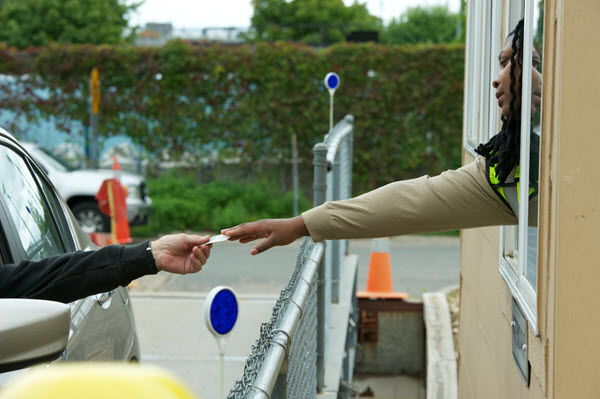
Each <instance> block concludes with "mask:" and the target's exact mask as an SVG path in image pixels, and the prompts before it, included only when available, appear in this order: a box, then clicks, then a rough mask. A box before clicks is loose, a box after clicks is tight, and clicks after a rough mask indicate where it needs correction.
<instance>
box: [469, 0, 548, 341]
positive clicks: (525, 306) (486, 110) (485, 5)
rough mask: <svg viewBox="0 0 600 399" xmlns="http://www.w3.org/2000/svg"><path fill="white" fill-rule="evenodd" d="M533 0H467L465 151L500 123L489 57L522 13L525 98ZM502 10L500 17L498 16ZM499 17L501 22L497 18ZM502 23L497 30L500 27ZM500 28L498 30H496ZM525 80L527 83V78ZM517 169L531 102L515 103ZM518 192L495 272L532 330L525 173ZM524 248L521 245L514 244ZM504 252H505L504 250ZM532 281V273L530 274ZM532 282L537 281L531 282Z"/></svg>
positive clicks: (525, 146) (525, 161) (533, 292)
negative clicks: (518, 108)
mask: <svg viewBox="0 0 600 399" xmlns="http://www.w3.org/2000/svg"><path fill="white" fill-rule="evenodd" d="M535 3H536V0H512V1H510V2H504V1H502V0H491V1H482V0H480V1H473V2H468V3H467V7H468V8H467V21H468V22H469V23H468V24H467V38H466V46H465V56H466V65H465V102H464V107H465V109H464V122H463V143H464V148H465V150H467V152H469V153H471V154H472V155H473V156H476V155H477V154H476V153H475V148H477V146H478V145H479V143H485V142H487V141H488V140H489V139H490V138H491V137H492V136H493V135H494V134H496V133H497V132H498V130H499V129H500V124H499V120H500V111H499V108H498V106H497V104H496V102H495V101H492V99H493V98H494V95H495V89H494V88H493V87H492V84H491V83H492V79H494V77H495V76H496V74H497V73H498V63H497V62H495V60H496V56H497V54H498V51H499V50H500V48H501V47H502V45H503V43H504V37H503V36H506V34H508V32H510V31H511V30H512V29H513V28H514V27H515V25H516V24H517V22H518V21H519V20H520V19H521V18H522V16H523V14H524V15H525V37H524V46H523V47H524V48H523V65H524V68H523V72H522V73H523V90H522V98H531V75H532V60H531V58H532V46H533V26H534V23H535V21H534V20H533V19H534V18H533V17H534V5H535ZM503 10H504V11H505V15H504V18H501V16H502V12H503ZM502 20H504V24H502V22H501V21H502ZM501 28H503V32H502V29H501ZM502 34H503V35H502ZM527 82H529V83H527ZM521 113H522V118H521V120H522V121H523V123H522V126H521V143H522V145H521V154H520V165H521V166H520V174H521V176H529V129H530V118H529V115H530V114H531V102H529V101H525V102H523V105H522V107H521ZM520 187H521V190H520V193H519V215H520V217H519V225H518V227H517V226H503V227H501V228H500V254H499V272H500V274H501V275H502V277H503V279H504V280H505V281H506V284H507V286H508V288H509V289H510V292H511V294H512V296H513V297H514V298H515V300H516V301H517V303H518V304H519V306H520V308H521V310H522V311H523V313H524V315H525V317H526V318H527V320H528V321H529V324H530V327H531V329H532V331H533V332H534V333H535V335H538V324H537V287H533V286H532V285H531V283H530V282H529V281H528V280H527V278H526V274H525V273H526V270H527V250H526V249H527V245H537V242H536V243H528V242H527V228H528V216H529V215H528V213H529V209H528V205H529V195H528V194H529V179H521V182H520ZM519 248H524V249H525V250H519ZM505 254H506V255H505ZM536 282H537V279H536ZM536 284H537V283H536Z"/></svg>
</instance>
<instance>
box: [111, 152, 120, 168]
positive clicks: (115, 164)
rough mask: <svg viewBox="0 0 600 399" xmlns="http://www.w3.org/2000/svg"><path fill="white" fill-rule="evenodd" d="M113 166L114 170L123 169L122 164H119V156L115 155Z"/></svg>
mask: <svg viewBox="0 0 600 399" xmlns="http://www.w3.org/2000/svg"><path fill="white" fill-rule="evenodd" d="M112 158H113V166H112V169H113V170H121V165H119V162H118V161H117V156H116V155H113V157H112Z"/></svg>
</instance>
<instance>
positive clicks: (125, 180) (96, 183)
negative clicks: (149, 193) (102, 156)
mask: <svg viewBox="0 0 600 399" xmlns="http://www.w3.org/2000/svg"><path fill="white" fill-rule="evenodd" d="M48 177H50V180H52V182H53V183H54V185H55V186H56V189H57V190H58V192H60V193H61V195H62V196H63V197H64V198H71V197H74V196H78V195H82V196H85V195H87V196H89V195H90V194H91V195H95V194H96V193H97V192H98V190H100V186H102V182H103V181H104V180H107V179H112V178H114V177H116V178H118V179H119V181H120V182H121V184H122V185H123V186H131V185H136V186H138V185H140V184H141V183H142V182H143V181H144V178H143V177H142V176H139V175H135V174H131V173H127V172H120V173H115V172H113V171H111V170H106V169H81V170H75V171H72V172H62V171H57V170H51V171H48Z"/></svg>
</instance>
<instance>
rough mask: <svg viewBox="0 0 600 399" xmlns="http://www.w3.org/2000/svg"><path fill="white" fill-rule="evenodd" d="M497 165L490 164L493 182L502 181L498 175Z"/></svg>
mask: <svg viewBox="0 0 600 399" xmlns="http://www.w3.org/2000/svg"><path fill="white" fill-rule="evenodd" d="M496 165H498V164H496ZM496 165H494V166H490V181H491V182H492V184H498V183H500V179H498V176H497V175H496Z"/></svg>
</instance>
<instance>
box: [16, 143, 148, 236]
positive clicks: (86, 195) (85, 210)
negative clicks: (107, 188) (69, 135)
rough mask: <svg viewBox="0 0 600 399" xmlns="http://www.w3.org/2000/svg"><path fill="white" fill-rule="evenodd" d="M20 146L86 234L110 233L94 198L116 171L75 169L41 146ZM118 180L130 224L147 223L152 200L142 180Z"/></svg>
mask: <svg viewBox="0 0 600 399" xmlns="http://www.w3.org/2000/svg"><path fill="white" fill-rule="evenodd" d="M21 144H22V145H23V147H25V149H26V150H27V152H29V154H31V156H32V157H34V158H35V160H36V161H37V162H38V163H39V165H40V166H41V167H42V169H44V171H45V172H46V174H47V175H48V177H49V178H50V180H51V181H52V183H54V186H55V187H56V189H57V191H58V193H59V194H60V195H61V196H62V197H63V198H64V199H65V201H67V204H68V205H69V207H70V208H71V211H72V212H73V214H74V215H75V219H77V221H78V222H79V224H80V225H81V228H82V229H83V231H84V232H85V233H87V234H90V233H93V232H98V231H110V218H109V217H108V216H106V215H104V214H103V213H101V212H100V209H99V208H98V203H97V201H96V199H95V198H94V196H95V195H96V193H98V190H99V189H100V186H101V185H102V182H103V181H104V180H106V179H110V178H112V177H115V172H113V171H112V170H108V169H75V168H73V167H72V166H71V165H70V164H69V163H67V162H66V161H65V160H63V159H61V158H60V157H57V156H55V155H54V154H52V152H51V151H48V150H47V149H45V148H43V147H40V146H38V145H36V144H34V143H27V142H24V143H21ZM119 180H120V181H121V184H122V185H123V187H126V189H127V193H128V194H127V199H126V203H127V216H128V220H129V225H130V226H136V225H144V224H147V223H148V220H149V218H150V205H151V204H152V200H151V199H150V197H149V196H148V192H147V190H146V180H145V178H144V177H143V176H141V175H138V174H134V173H130V172H119Z"/></svg>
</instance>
